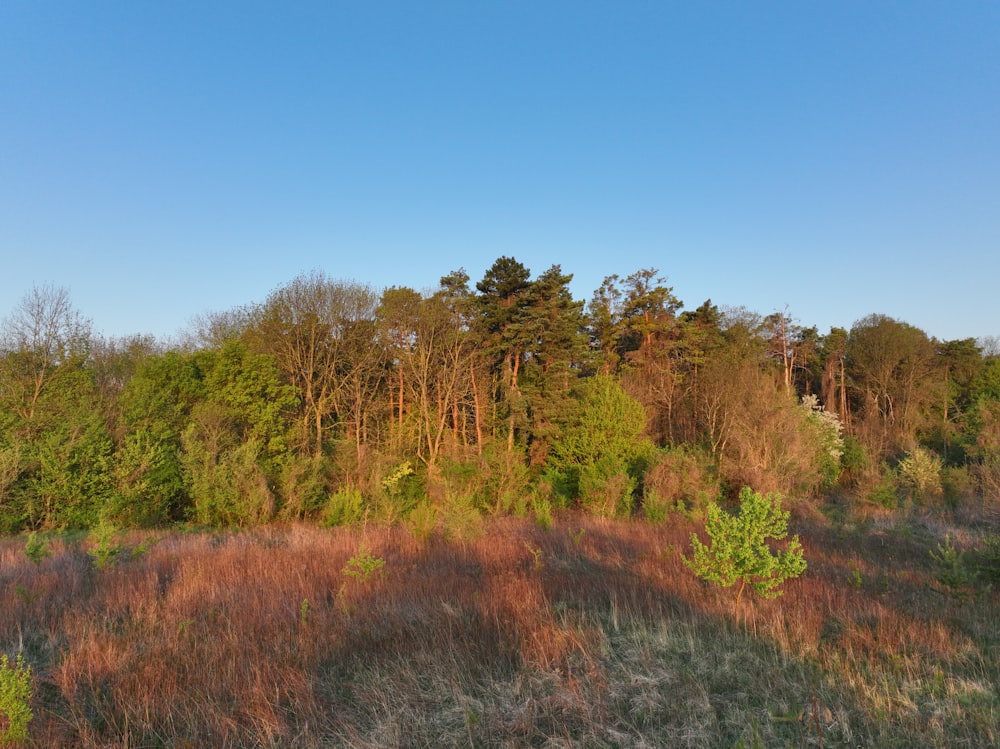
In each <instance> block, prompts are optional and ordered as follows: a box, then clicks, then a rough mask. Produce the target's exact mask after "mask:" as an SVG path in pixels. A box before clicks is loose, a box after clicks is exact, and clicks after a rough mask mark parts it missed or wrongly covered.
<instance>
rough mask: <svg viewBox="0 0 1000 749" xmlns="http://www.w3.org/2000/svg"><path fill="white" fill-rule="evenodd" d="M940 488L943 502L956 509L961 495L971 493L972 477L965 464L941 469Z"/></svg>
mask: <svg viewBox="0 0 1000 749" xmlns="http://www.w3.org/2000/svg"><path fill="white" fill-rule="evenodd" d="M941 490H942V492H943V496H944V502H945V504H946V505H947V506H948V507H950V508H951V509H953V510H954V509H957V508H958V506H959V504H960V503H961V501H962V498H963V497H968V496H969V495H970V494H972V478H971V477H970V476H969V469H968V468H966V467H965V466H947V467H945V468H942V469H941Z"/></svg>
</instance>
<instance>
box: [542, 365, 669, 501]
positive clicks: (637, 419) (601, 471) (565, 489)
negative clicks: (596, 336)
mask: <svg viewBox="0 0 1000 749" xmlns="http://www.w3.org/2000/svg"><path fill="white" fill-rule="evenodd" d="M580 387H581V392H580V408H579V411H578V412H577V415H576V418H575V419H574V421H572V422H571V423H570V424H568V425H567V426H566V428H565V429H564V430H563V431H562V432H561V433H560V435H559V437H558V439H557V440H556V441H555V442H554V443H553V444H552V449H551V452H550V456H549V462H548V468H550V469H551V472H550V474H549V475H550V476H551V477H552V478H553V479H554V480H553V482H552V483H553V488H554V489H556V492H557V493H559V494H563V495H564V496H566V497H567V498H569V499H579V500H580V503H581V505H583V506H584V507H586V508H588V509H590V510H591V511H594V512H596V513H597V514H599V515H602V516H605V517H610V516H614V515H623V514H627V513H628V512H630V511H631V508H632V494H633V491H634V490H635V487H636V484H637V481H636V476H637V474H639V473H641V470H642V468H643V467H644V465H645V464H646V463H647V462H648V457H649V456H650V455H651V453H652V445H651V444H650V443H649V442H648V441H647V440H643V439H642V432H643V430H644V429H645V425H646V412H645V409H644V408H643V406H642V404H641V403H639V401H637V400H635V399H634V398H632V397H631V396H630V395H629V394H628V393H626V392H625V390H624V389H623V388H622V386H621V384H620V383H619V382H618V381H617V380H616V379H615V378H613V377H610V376H605V375H596V376H594V377H591V378H588V379H586V380H584V381H583V382H582V383H581V386H580Z"/></svg>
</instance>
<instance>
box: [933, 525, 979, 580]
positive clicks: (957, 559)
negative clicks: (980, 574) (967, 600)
mask: <svg viewBox="0 0 1000 749" xmlns="http://www.w3.org/2000/svg"><path fill="white" fill-rule="evenodd" d="M930 554H931V559H933V560H934V563H935V567H936V569H935V573H934V577H935V578H937V581H938V582H939V583H941V584H942V585H944V586H945V587H946V588H948V589H950V590H951V591H952V592H953V593H961V592H963V591H966V590H967V589H968V588H969V586H971V585H972V582H973V579H974V576H973V573H972V571H971V570H970V569H969V567H968V565H967V564H966V562H965V555H964V554H963V553H962V552H961V551H959V550H958V549H956V548H955V545H954V544H953V543H952V541H951V536H950V535H949V536H947V537H946V538H945V541H944V543H943V544H938V547H937V551H936V552H935V551H932V552H931V553H930Z"/></svg>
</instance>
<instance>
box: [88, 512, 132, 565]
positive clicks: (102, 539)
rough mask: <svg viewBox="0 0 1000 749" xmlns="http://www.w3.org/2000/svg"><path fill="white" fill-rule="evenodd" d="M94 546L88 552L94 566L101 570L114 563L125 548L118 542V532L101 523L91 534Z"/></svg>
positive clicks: (112, 527) (110, 526) (111, 526)
mask: <svg viewBox="0 0 1000 749" xmlns="http://www.w3.org/2000/svg"><path fill="white" fill-rule="evenodd" d="M91 538H92V539H93V541H94V545H93V546H92V547H91V548H90V549H89V550H88V552H87V553H88V554H89V555H90V557H91V559H93V560H94V565H95V566H96V567H97V568H98V569H101V570H103V569H104V568H106V567H110V566H111V565H113V564H114V563H115V561H116V560H117V559H118V557H119V556H120V555H121V553H122V552H123V551H125V547H124V546H123V545H122V544H121V543H120V541H119V540H118V531H117V529H115V527H114V526H113V525H110V524H108V523H101V524H100V525H98V526H97V528H95V529H94V531H93V532H92V533H91Z"/></svg>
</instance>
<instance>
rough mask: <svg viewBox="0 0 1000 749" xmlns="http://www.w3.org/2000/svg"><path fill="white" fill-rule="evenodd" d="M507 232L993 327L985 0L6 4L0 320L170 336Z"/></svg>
mask: <svg viewBox="0 0 1000 749" xmlns="http://www.w3.org/2000/svg"><path fill="white" fill-rule="evenodd" d="M501 255H511V256H514V257H516V258H517V259H518V260H520V261H521V262H523V263H524V264H525V265H526V266H528V267H529V268H530V269H531V270H532V272H533V273H534V274H538V273H541V272H542V271H544V270H545V269H546V268H548V267H549V266H550V265H553V264H557V263H558V264H560V265H561V266H562V268H563V270H564V271H566V272H570V273H573V274H574V276H575V278H574V282H573V292H574V295H575V296H576V297H577V298H579V299H585V300H589V299H590V297H591V295H592V293H593V290H594V289H595V288H597V286H599V285H600V283H601V280H602V279H603V278H604V277H605V276H606V275H610V274H612V273H618V274H619V275H621V276H626V275H628V274H629V273H631V272H633V271H635V270H638V269H640V268H648V267H655V268H658V269H659V270H660V272H661V274H663V275H664V276H665V277H666V278H667V283H668V285H670V286H672V287H673V289H674V292H675V294H676V295H677V296H678V297H679V298H680V299H681V300H682V301H683V302H684V304H685V306H686V307H687V308H690V309H693V308H695V307H697V306H698V305H699V304H700V303H701V302H703V301H704V300H705V299H707V298H711V299H712V301H713V302H715V303H716V304H719V305H723V306H728V305H732V306H745V307H748V308H750V309H751V310H755V311H757V312H761V313H763V314H767V313H770V312H773V311H776V310H782V309H785V308H786V307H787V309H788V312H789V314H790V315H791V316H792V317H793V318H795V319H796V320H797V321H798V322H799V323H800V324H803V325H816V326H818V327H819V329H820V331H821V332H826V331H827V330H828V329H829V328H830V326H842V327H848V328H849V327H850V326H851V324H852V323H853V322H854V321H855V320H857V319H859V318H861V317H863V316H864V315H867V314H869V313H872V312H878V313H883V314H887V315H890V316H892V317H895V318H897V319H900V320H904V321H905V322H908V323H910V324H912V325H915V326H917V327H920V328H922V329H924V330H925V331H926V332H927V333H928V334H930V335H933V336H936V337H938V338H941V339H953V338H965V337H982V336H997V335H1000V294H998V293H997V286H998V282H1000V3H997V2H994V1H992V0H990V1H987V0H982V1H980V2H964V1H961V0H958V1H956V2H921V1H919V0H914V1H907V2H903V1H901V0H900V1H896V2H892V1H889V0H886V1H875V0H864V1H863V2H862V1H860V0H837V1H836V2H833V1H830V2H806V1H804V0H796V1H795V2H779V1H778V0H773V1H770V2H768V1H765V0H761V1H760V2H745V1H741V2H724V1H722V0H719V1H713V0H706V1H703V2H694V1H693V0H692V2H667V1H666V0H664V1H663V2H626V1H622V2H613V1H612V0H606V1H605V2H590V1H588V0H575V1H574V2H554V1H553V2H545V1H544V0H535V1H532V2H527V1H525V2H516V1H513V0H512V1H508V2H486V1H484V0H463V1H461V2H458V1H456V2H430V1H428V2H405V3H404V2H398V3H397V2H379V1H378V0H367V1H365V2H361V1H360V0H357V1H352V2H346V1H345V2H334V1H332V0H331V1H328V2H314V3H306V2H276V1H275V2H258V1H255V0H240V1H239V2H236V1H235V0H234V1H233V2H212V1H211V0H199V1H198V2H184V1H179V0H175V1H171V2H159V3H153V2H131V1H129V2H110V1H109V0H93V2H85V3H81V2H56V1H54V0H53V1H51V2H45V1H44V0H5V2H3V3H0V316H6V315H7V314H9V312H10V310H12V309H13V308H14V306H15V305H16V304H17V303H18V301H19V300H20V298H21V297H22V296H23V295H24V293H25V292H26V291H28V290H29V289H30V288H31V286H32V285H33V284H44V283H52V284H55V285H58V286H65V287H68V288H69V290H70V292H71V295H72V299H73V302H74V304H75V306H76V307H77V308H78V309H79V310H80V312H81V313H82V314H84V315H85V316H87V317H89V318H91V319H92V320H93V322H94V328H95V330H96V331H97V332H99V333H102V334H105V335H110V336H117V335H125V334H130V333H139V332H142V333H152V334H155V335H158V336H162V337H166V336H170V335H172V334H174V333H177V332H178V331H180V330H182V329H184V328H185V326H187V325H188V324H189V322H190V320H191V319H192V318H193V317H194V316H195V315H197V314H200V313H203V312H207V311H212V310H225V309H229V308H231V307H235V306H238V305H241V304H246V303H250V302H257V301H262V300H263V299H264V298H265V297H266V296H267V294H268V292H269V291H271V290H272V289H274V288H276V287H278V286H280V285H282V284H284V283H286V282H288V281H290V280H291V279H292V278H294V277H295V276H296V275H298V274H300V273H302V272H307V271H310V270H313V269H320V270H323V271H325V272H326V273H327V274H328V275H330V276H332V277H334V278H340V279H350V280H355V281H360V282H363V283H367V284H370V285H371V286H372V287H374V288H376V289H381V288H383V287H386V286H390V285H409V286H413V287H414V288H417V289H423V288H429V287H433V286H435V285H436V283H437V281H438V279H439V278H440V277H441V276H442V275H444V274H446V273H448V272H449V271H451V270H454V269H457V268H460V267H464V268H465V269H466V271H467V272H468V273H469V275H470V276H471V277H472V280H473V281H476V280H478V279H479V278H481V277H482V275H483V273H484V271H485V270H486V269H487V268H488V267H489V266H490V265H491V264H492V262H493V261H494V260H495V259H496V258H497V257H499V256H501Z"/></svg>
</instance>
